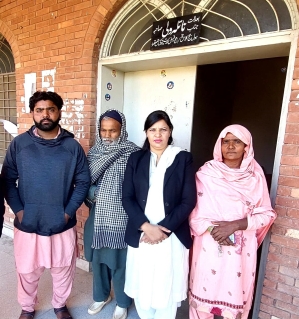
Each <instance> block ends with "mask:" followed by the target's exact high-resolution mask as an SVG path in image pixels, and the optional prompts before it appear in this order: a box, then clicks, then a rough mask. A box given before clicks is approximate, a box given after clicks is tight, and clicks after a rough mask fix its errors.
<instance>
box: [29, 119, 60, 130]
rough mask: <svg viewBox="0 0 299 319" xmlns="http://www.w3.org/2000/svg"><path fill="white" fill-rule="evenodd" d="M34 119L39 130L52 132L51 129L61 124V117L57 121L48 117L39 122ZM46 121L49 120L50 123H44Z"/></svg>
mask: <svg viewBox="0 0 299 319" xmlns="http://www.w3.org/2000/svg"><path fill="white" fill-rule="evenodd" d="M33 121H34V123H35V126H36V127H37V128H38V129H39V130H41V131H44V132H50V131H52V130H54V129H55V128H56V127H57V125H58V124H59V121H60V118H59V119H57V120H56V121H52V120H50V119H46V120H45V119H44V120H41V121H40V122H39V123H38V122H36V121H35V120H33ZM44 121H48V122H50V123H48V124H43V122H44Z"/></svg>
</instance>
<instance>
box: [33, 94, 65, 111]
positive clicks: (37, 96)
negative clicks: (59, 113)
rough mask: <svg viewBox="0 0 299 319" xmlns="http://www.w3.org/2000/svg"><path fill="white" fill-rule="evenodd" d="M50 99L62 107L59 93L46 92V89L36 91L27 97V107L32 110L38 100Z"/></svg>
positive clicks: (59, 108)
mask: <svg viewBox="0 0 299 319" xmlns="http://www.w3.org/2000/svg"><path fill="white" fill-rule="evenodd" d="M47 100H49V101H52V102H53V103H54V104H55V105H56V106H57V108H58V110H61V109H62V107H63V100H62V98H61V96H60V95H59V94H57V93H56V92H50V91H49V92H46V91H36V92H35V93H34V94H33V95H32V96H31V98H30V99H29V108H30V111H31V112H32V111H33V110H34V107H35V104H36V103H37V102H39V101H47Z"/></svg>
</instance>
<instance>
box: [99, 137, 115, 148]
mask: <svg viewBox="0 0 299 319" xmlns="http://www.w3.org/2000/svg"><path fill="white" fill-rule="evenodd" d="M117 141H118V138H104V137H102V143H103V144H104V145H105V146H112V145H116V143H117Z"/></svg>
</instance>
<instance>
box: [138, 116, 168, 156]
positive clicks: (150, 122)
mask: <svg viewBox="0 0 299 319" xmlns="http://www.w3.org/2000/svg"><path fill="white" fill-rule="evenodd" d="M161 120H164V121H165V122H166V124H167V125H168V127H169V128H170V136H169V139H168V145H170V144H172V141H173V138H172V131H173V125H172V123H171V121H170V118H169V116H168V114H167V113H166V112H164V111H161V110H158V111H154V112H152V113H151V114H149V115H148V117H147V118H146V120H145V122H144V128H143V129H144V131H145V132H146V131H147V130H148V129H149V128H150V127H152V126H153V125H154V124H155V123H157V122H158V121H161ZM142 149H143V150H149V149H150V143H149V141H148V138H146V139H145V141H144V144H143V146H142Z"/></svg>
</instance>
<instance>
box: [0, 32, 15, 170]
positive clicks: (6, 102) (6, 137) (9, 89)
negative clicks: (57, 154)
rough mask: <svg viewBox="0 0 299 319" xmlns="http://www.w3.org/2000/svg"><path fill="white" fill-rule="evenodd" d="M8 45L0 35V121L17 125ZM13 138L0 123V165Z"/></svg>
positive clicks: (11, 56)
mask: <svg viewBox="0 0 299 319" xmlns="http://www.w3.org/2000/svg"><path fill="white" fill-rule="evenodd" d="M14 71H15V64H14V58H13V54H12V51H11V48H10V45H9V44H8V42H7V41H6V39H5V38H4V37H3V35H1V34H0V119H4V120H7V121H10V122H12V123H14V124H17V107H16V75H15V73H14ZM12 139H13V137H12V136H11V135H10V134H9V133H7V132H6V130H5V129H4V127H3V125H2V123H0V164H2V163H3V160H4V157H5V154H6V150H7V148H8V146H9V144H10V142H11V140H12Z"/></svg>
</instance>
